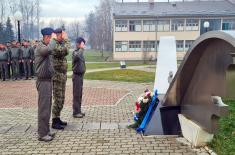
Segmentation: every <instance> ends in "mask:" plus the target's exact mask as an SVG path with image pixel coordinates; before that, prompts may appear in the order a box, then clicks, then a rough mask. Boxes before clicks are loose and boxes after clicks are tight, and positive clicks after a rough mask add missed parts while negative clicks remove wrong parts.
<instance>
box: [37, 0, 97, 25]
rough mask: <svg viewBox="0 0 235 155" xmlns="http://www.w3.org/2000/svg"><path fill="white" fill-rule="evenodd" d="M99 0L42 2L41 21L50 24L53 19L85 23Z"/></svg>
mask: <svg viewBox="0 0 235 155" xmlns="http://www.w3.org/2000/svg"><path fill="white" fill-rule="evenodd" d="M98 3H99V0H56V1H55V0H42V1H41V19H42V20H44V22H49V21H50V20H51V19H63V20H64V21H66V22H70V21H73V20H75V19H76V20H79V21H83V20H84V19H85V16H86V15H87V14H89V12H90V11H92V10H94V9H95V6H96V5H98Z"/></svg>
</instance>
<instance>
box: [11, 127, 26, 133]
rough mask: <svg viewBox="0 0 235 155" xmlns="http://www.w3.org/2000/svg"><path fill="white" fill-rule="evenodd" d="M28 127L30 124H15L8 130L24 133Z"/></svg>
mask: <svg viewBox="0 0 235 155" xmlns="http://www.w3.org/2000/svg"><path fill="white" fill-rule="evenodd" d="M29 128H30V125H16V126H14V127H12V128H11V129H10V130H9V131H8V132H10V133H12V132H13V133H16V132H17V133H21V132H22V133H25V132H26V131H27V130H28V129H29Z"/></svg>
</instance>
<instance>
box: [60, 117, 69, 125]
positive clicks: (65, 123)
mask: <svg viewBox="0 0 235 155" xmlns="http://www.w3.org/2000/svg"><path fill="white" fill-rule="evenodd" d="M58 121H59V122H60V125H61V126H67V124H68V123H67V122H64V121H62V120H61V119H60V118H59V119H58Z"/></svg>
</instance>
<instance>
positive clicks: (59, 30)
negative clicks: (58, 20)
mask: <svg viewBox="0 0 235 155" xmlns="http://www.w3.org/2000/svg"><path fill="white" fill-rule="evenodd" d="M62 31H63V30H62V28H57V29H55V31H54V33H62Z"/></svg>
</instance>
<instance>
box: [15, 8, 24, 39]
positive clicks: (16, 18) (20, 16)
mask: <svg viewBox="0 0 235 155" xmlns="http://www.w3.org/2000/svg"><path fill="white" fill-rule="evenodd" d="M14 18H15V20H16V21H17V25H18V41H19V43H21V39H20V21H21V20H22V19H23V16H22V13H21V12H20V11H17V12H16V13H15V14H14Z"/></svg>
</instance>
